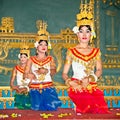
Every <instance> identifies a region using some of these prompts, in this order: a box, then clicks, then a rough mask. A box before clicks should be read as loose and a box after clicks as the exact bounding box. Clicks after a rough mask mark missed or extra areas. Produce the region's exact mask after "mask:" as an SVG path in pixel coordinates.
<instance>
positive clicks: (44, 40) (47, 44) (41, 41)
mask: <svg viewBox="0 0 120 120" xmlns="http://www.w3.org/2000/svg"><path fill="white" fill-rule="evenodd" d="M42 41H45V42H46V44H47V46H48V41H47V40H39V42H38V43H39V44H40V43H41V42H42Z"/></svg>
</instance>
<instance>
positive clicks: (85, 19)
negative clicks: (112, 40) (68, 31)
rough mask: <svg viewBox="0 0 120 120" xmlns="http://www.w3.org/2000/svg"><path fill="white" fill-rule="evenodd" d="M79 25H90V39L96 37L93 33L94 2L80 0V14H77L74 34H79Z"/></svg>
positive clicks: (92, 0) (91, 0)
mask: <svg viewBox="0 0 120 120" xmlns="http://www.w3.org/2000/svg"><path fill="white" fill-rule="evenodd" d="M88 1H89V2H88ZM81 25H90V27H91V29H92V38H93V37H96V35H95V32H94V0H81V3H80V13H79V14H77V21H76V26H75V27H74V28H73V32H74V33H75V34H77V33H78V32H79V27H80V26H81ZM92 38H91V39H92Z"/></svg>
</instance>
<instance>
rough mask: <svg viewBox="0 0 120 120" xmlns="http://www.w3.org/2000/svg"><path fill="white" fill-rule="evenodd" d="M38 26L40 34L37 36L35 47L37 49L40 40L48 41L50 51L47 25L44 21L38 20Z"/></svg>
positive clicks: (49, 45)
mask: <svg viewBox="0 0 120 120" xmlns="http://www.w3.org/2000/svg"><path fill="white" fill-rule="evenodd" d="M36 26H37V28H38V32H37V36H36V42H35V47H36V48H37V46H38V42H39V41H40V40H47V41H48V49H51V44H50V39H49V32H48V31H47V30H46V29H47V23H46V22H44V21H42V20H38V21H37V22H36Z"/></svg>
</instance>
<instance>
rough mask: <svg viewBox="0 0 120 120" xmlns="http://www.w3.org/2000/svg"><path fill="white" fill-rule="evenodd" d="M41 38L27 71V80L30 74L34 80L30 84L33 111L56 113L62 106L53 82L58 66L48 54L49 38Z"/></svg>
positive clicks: (42, 36)
mask: <svg viewBox="0 0 120 120" xmlns="http://www.w3.org/2000/svg"><path fill="white" fill-rule="evenodd" d="M39 38H40V40H39V41H38V42H36V43H35V47H36V49H37V54H36V55H35V56H31V57H30V59H29V60H28V62H27V66H26V70H25V78H28V79H29V76H28V74H31V78H32V80H31V82H30V84H29V88H30V91H29V92H30V96H31V109H32V110H43V111H54V110H57V108H58V107H59V106H61V101H60V100H59V98H58V95H57V92H56V90H55V88H54V87H53V82H52V76H53V75H54V74H55V73H56V65H55V61H54V59H53V57H52V56H49V55H48V54H47V51H48V41H47V37H46V36H45V35H41V36H39Z"/></svg>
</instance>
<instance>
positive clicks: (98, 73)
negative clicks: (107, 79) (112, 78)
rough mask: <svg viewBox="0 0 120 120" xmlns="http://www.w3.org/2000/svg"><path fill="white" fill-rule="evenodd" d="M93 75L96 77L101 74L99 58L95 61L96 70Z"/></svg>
mask: <svg viewBox="0 0 120 120" xmlns="http://www.w3.org/2000/svg"><path fill="white" fill-rule="evenodd" d="M95 75H96V76H97V77H100V76H101V75H102V61H101V60H97V62H96V72H95Z"/></svg>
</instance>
